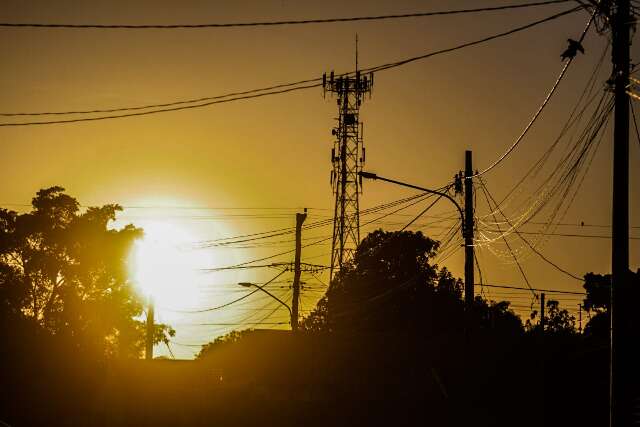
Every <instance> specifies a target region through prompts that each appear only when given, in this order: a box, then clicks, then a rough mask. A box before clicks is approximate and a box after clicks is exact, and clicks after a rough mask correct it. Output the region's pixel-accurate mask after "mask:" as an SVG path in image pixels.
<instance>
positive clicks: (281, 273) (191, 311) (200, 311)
mask: <svg viewBox="0 0 640 427" xmlns="http://www.w3.org/2000/svg"><path fill="white" fill-rule="evenodd" d="M285 272H286V270H282V271H281V272H280V273H278V274H277V275H275V276H274V277H273V278H272V279H271V280H269V281H267V282H266V283H265V284H264V285H262V286H261V287H260V288H256V289H254V290H253V291H251V292H249V293H248V294H246V295H243V296H241V297H240V298H236V299H234V300H233V301H229V302H228V303H225V304H222V305H219V306H216V307H211V308H205V309H202V310H168V311H172V312H174V313H187V314H193V313H205V312H209V311H214V310H220V309H222V308H225V307H228V306H230V305H232V304H235V303H237V302H240V301H242V300H243V299H245V298H249V297H250V296H251V295H253V294H255V293H256V292H258V291H260V290H261V289H262V288H263V287H265V286H267V285H268V284H269V283H271V282H273V281H274V280H276V279H277V278H278V277H280V276H282V275H283V274H284V273H285ZM164 310H167V309H166V308H165V309H164Z"/></svg>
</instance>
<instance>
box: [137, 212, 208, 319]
mask: <svg viewBox="0 0 640 427" xmlns="http://www.w3.org/2000/svg"><path fill="white" fill-rule="evenodd" d="M143 228H144V233H145V234H144V238H142V239H140V240H138V241H137V242H136V243H135V245H134V248H133V253H132V272H131V273H132V275H133V279H134V281H135V283H136V285H137V287H138V289H139V291H140V292H141V293H142V294H143V295H145V296H147V297H148V296H151V297H152V298H153V299H154V301H155V303H156V304H157V305H158V306H159V308H161V307H163V306H164V307H173V308H184V307H194V306H197V305H198V300H199V297H200V285H201V281H202V279H203V274H202V269H203V268H207V267H210V266H211V260H210V259H209V256H208V255H207V253H206V252H205V251H197V250H193V249H192V245H193V242H194V241H195V240H196V239H195V238H194V237H193V236H191V235H190V234H189V233H188V232H187V231H186V230H184V229H182V228H180V227H178V226H176V225H175V224H172V223H167V222H151V223H146V224H144V225H143Z"/></svg>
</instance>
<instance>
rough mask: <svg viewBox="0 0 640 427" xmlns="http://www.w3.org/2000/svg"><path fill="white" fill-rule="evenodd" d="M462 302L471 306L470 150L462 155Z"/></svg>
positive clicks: (471, 185)
mask: <svg viewBox="0 0 640 427" xmlns="http://www.w3.org/2000/svg"><path fill="white" fill-rule="evenodd" d="M464 160H465V161H464V224H463V227H464V302H465V305H466V307H467V311H468V312H471V309H472V308H473V297H474V291H473V280H474V279H473V273H474V272H473V261H474V260H473V256H474V255H473V178H472V176H473V165H472V157H471V151H470V150H467V151H465V157H464Z"/></svg>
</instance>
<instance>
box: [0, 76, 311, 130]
mask: <svg viewBox="0 0 640 427" xmlns="http://www.w3.org/2000/svg"><path fill="white" fill-rule="evenodd" d="M318 86H321V84H320V83H316V84H311V85H306V86H297V87H291V88H287V89H281V90H277V91H271V92H264V93H257V94H253V95H245V96H238V97H235V98H227V99H221V100H216V101H209V102H205V103H200V104H195V105H184V106H179V107H171V108H163V109H159V110H152V111H141V112H137V113H126V114H117V115H113V116H99V117H83V118H77V119H64V120H45V121H37V122H18V123H0V126H2V127H12V126H37V125H53V124H64V123H79V122H93V121H98V120H109V119H122V118H125V117H136V116H147V115H150V114H156V113H167V112H170V111H181V110H189V109H193V108H201V107H207V106H209V105H214V104H224V103H227V102H233V101H240V100H245V99H253V98H260V97H263V96H268V95H278V94H283V93H288V92H294V91H297V90H303V89H309V88H313V87H318ZM248 92H254V91H248ZM178 103H180V102H178ZM175 104H177V103H174V105H175ZM134 108H137V107H134ZM130 109H131V108H125V109H124V110H121V111H125V110H130ZM114 111H116V110H114Z"/></svg>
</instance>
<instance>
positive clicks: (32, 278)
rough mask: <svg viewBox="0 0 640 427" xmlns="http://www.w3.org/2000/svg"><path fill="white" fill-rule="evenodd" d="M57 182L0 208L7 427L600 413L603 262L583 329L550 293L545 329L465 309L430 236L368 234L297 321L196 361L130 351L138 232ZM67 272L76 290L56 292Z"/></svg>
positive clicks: (221, 344) (448, 420)
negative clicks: (80, 201)
mask: <svg viewBox="0 0 640 427" xmlns="http://www.w3.org/2000/svg"><path fill="white" fill-rule="evenodd" d="M67 197H68V196H66V195H64V194H63V193H62V189H57V188H53V189H48V190H43V191H42V192H40V193H38V196H37V197H36V199H34V211H33V212H31V213H29V214H23V215H27V216H24V217H23V216H22V215H18V214H15V213H12V212H10V211H5V210H2V211H0V213H2V217H1V221H2V222H1V223H0V224H1V227H0V232H1V233H2V234H1V235H0V242H2V246H1V247H0V255H1V256H2V258H0V259H1V260H2V263H0V266H1V267H2V270H1V271H0V296H1V298H2V299H1V300H0V303H1V304H2V305H1V306H0V308H1V309H0V321H1V322H2V323H1V324H2V328H0V339H2V343H3V345H2V350H1V352H0V358H1V359H0V378H1V381H2V388H1V389H2V396H1V402H0V411H1V412H0V420H2V421H5V422H9V423H10V424H11V425H14V426H49V425H63V426H64V425H68V426H77V425H91V426H98V427H99V426H129V425H132V426H140V427H143V426H154V427H158V426H174V425H185V426H205V425H206V426H208V425H280V426H294V425H296V426H297V425H307V426H309V425H311V426H314V425H315V426H325V425H338V426H353V425H386V426H389V425H393V426H396V425H419V424H421V425H434V426H461V425H473V426H514V425H517V426H522V427H526V426H540V425H544V426H554V425H558V426H560V425H563V426H565V425H584V426H591V425H593V426H601V425H606V423H607V402H608V341H607V334H606V333H603V332H602V329H601V327H600V326H597V325H600V323H602V322H603V321H602V319H603V318H604V317H606V312H607V309H608V305H607V304H608V302H607V298H606V297H605V296H604V295H606V292H607V290H606V286H607V283H608V279H607V277H606V276H599V275H594V274H591V275H587V276H586V284H585V289H586V290H587V298H586V299H585V308H586V309H588V310H589V311H590V312H591V313H592V317H591V321H590V322H589V323H588V324H587V327H586V328H585V333H584V334H579V333H578V331H576V328H575V319H572V318H571V316H570V315H569V313H568V312H567V311H566V310H564V309H563V308H562V307H561V306H559V305H558V303H557V302H556V301H553V300H551V301H548V303H547V307H548V310H547V313H546V314H547V317H546V323H547V330H546V331H545V332H544V334H542V333H541V331H540V329H539V327H538V326H537V325H538V320H539V319H538V318H537V316H536V315H534V316H532V318H531V319H528V322H527V323H526V324H523V323H522V321H521V319H520V318H519V317H518V316H516V314H515V313H514V312H513V311H512V310H510V308H509V302H508V301H487V300H485V299H484V298H482V297H477V298H476V299H475V302H474V307H473V311H472V315H471V316H469V317H466V316H465V309H464V305H463V301H462V282H461V281H460V279H457V278H455V277H453V276H452V275H451V273H450V272H449V271H448V270H447V269H446V268H443V267H440V266H437V265H434V264H433V261H432V260H433V258H434V256H435V255H436V254H437V250H438V243H437V242H435V241H433V240H431V239H429V238H428V237H425V236H423V235H422V234H421V233H412V232H394V233H387V232H383V231H376V232H374V233H372V234H370V235H369V236H367V237H366V238H365V239H364V240H363V241H362V244H361V245H360V246H359V248H358V249H357V251H356V254H355V258H354V261H353V263H351V264H350V265H348V266H347V267H346V268H344V269H343V270H342V271H340V272H339V273H338V275H337V276H336V278H335V279H334V281H333V282H332V283H331V284H330V287H329V289H328V290H327V293H326V295H325V297H324V298H322V299H321V300H320V301H319V303H318V305H317V307H316V309H315V310H314V312H313V313H311V314H310V316H309V317H308V318H306V319H304V321H303V330H302V331H301V332H300V333H297V334H292V333H291V332H290V331H260V330H257V331H252V330H248V331H239V332H234V333H232V334H230V335H227V336H225V337H221V338H219V339H217V340H215V341H214V342H213V343H211V344H210V345H207V346H205V347H204V348H203V349H202V351H201V353H200V354H199V357H198V359H197V360H196V361H171V360H154V361H152V362H146V361H143V360H136V359H135V357H137V356H139V355H140V344H141V339H142V336H143V335H142V331H141V329H140V325H139V324H138V323H136V322H137V321H136V320H135V319H136V316H138V315H139V314H140V313H141V302H140V301H138V300H137V299H136V297H135V295H134V294H133V293H131V289H130V283H128V280H127V277H126V275H125V274H124V273H123V270H120V265H121V261H122V259H123V258H122V255H121V254H122V252H121V250H122V247H123V246H122V245H124V246H126V245H127V244H129V243H130V242H131V239H132V238H133V236H137V235H138V233H139V232H138V231H137V229H134V228H125V229H123V230H119V231H117V230H107V229H106V223H107V222H108V219H109V218H112V217H113V215H114V212H115V211H116V210H117V208H116V207H111V208H100V209H98V210H92V211H87V212H85V213H80V212H79V210H78V206H77V202H75V200H74V199H71V198H68V199H67ZM74 202H75V204H74ZM31 221H33V222H31ZM22 222H24V223H26V224H36V225H37V226H36V225H30V226H29V227H31V228H26V229H24V228H21V227H22V225H20V224H21V223H22ZM42 224H44V225H42ZM33 227H35V228H33ZM38 227H39V228H38ZM18 230H26V231H24V232H22V231H21V232H18ZM23 233H24V234H23ZM24 236H26V237H24ZM109 242H113V246H112V247H111V249H110V250H107V251H106V252H104V251H103V250H102V249H100V247H103V246H105V245H106V247H107V248H108V247H109V245H108V244H107V243H109ZM16 256H17V257H18V258H17V259H24V260H26V261H27V262H26V263H19V262H18V263H16V262H15V258H14V257H16ZM35 260H42V262H41V263H37V262H36V261H35ZM50 267H51V269H49V268H50ZM638 277H640V275H638V274H636V275H635V280H638ZM61 278H64V281H65V283H68V285H65V286H66V287H67V288H68V289H65V290H64V292H63V291H62V290H60V291H59V292H60V294H59V296H56V297H53V299H52V297H51V295H52V289H54V288H52V287H51V284H55V283H56V281H59V280H62V279H61ZM60 283H62V282H60ZM38 287H41V288H42V291H41V293H37V294H33V295H29V292H28V291H29V290H30V289H34V288H38ZM25 289H26V290H27V292H26V293H24V290H25ZM21 292H23V293H21ZM48 300H54V301H57V302H56V303H55V304H53V303H52V304H50V306H51V308H46V309H45V308H44V307H47V302H46V301H48ZM34 303H35V305H34ZM96 309H102V310H104V311H98V312H97V313H92V310H96ZM48 310H51V311H52V312H51V313H48ZM45 313H46V314H45ZM118 319H121V320H118ZM466 319H470V320H469V321H467V320H466ZM596 319H600V320H596ZM127 325H129V326H127ZM129 327H130V328H129ZM127 328H129V329H127ZM163 329H164V326H159V329H158V337H157V339H161V337H162V336H163ZM121 331H123V332H121ZM127 331H129V332H127ZM122 333H124V335H122V338H120V337H121V335H120V334H122ZM114 334H115V335H116V337H114V336H113V335H114ZM127 334H130V335H127ZM125 337H130V338H131V339H130V338H127V340H128V341H123V340H121V339H123V338H125ZM125 342H126V343H130V344H126V345H124V344H125Z"/></svg>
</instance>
